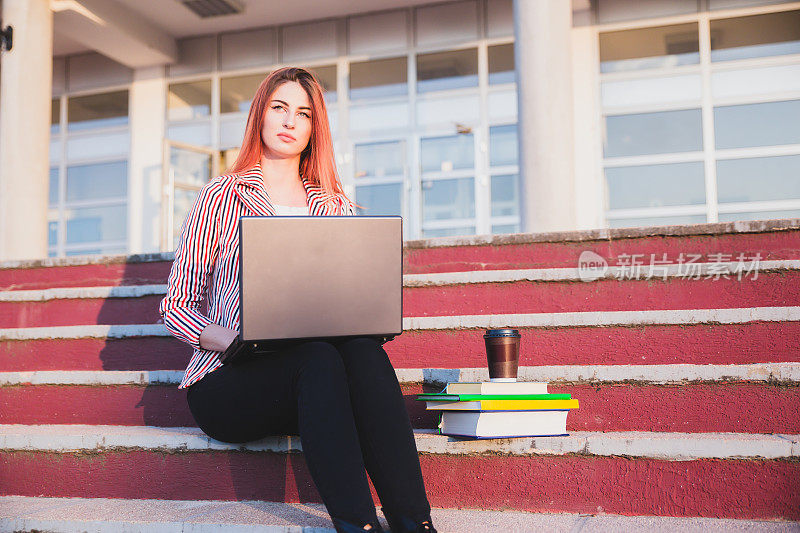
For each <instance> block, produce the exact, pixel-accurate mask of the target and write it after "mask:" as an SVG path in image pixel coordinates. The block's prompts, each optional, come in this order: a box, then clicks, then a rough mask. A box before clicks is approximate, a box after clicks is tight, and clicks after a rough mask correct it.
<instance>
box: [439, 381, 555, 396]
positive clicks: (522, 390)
mask: <svg viewBox="0 0 800 533" xmlns="http://www.w3.org/2000/svg"><path fill="white" fill-rule="evenodd" d="M442 392H443V393H445V394H547V382H544V381H515V382H511V383H502V382H496V381H481V382H475V383H470V382H461V383H448V384H447V387H445V389H444V391H442Z"/></svg>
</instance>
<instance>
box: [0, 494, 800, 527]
mask: <svg viewBox="0 0 800 533" xmlns="http://www.w3.org/2000/svg"><path fill="white" fill-rule="evenodd" d="M431 515H432V518H433V522H434V525H435V526H436V529H437V530H438V531H440V532H441V533H450V532H454V533H455V532H457V533H471V532H476V533H478V532H496V531H508V532H520V533H522V532H531V531H556V532H560V531H565V532H566V531H574V532H577V531H593V532H609V533H611V532H613V533H616V532H619V531H642V532H647V533H660V532H664V533H667V532H669V533H671V532H673V531H683V532H692V533H693V532H697V533H704V532H706V531H721V532H727V531H766V532H788V531H797V530H798V529H800V523H798V522H768V521H756V520H730V519H714V518H673V517H651V516H617V515H580V514H567V513H563V514H545V513H525V512H518V511H484V510H476V509H433V511H432V513H431ZM378 516H379V517H380V518H381V524H382V525H383V527H384V528H387V531H388V526H387V525H386V522H385V521H384V520H383V516H382V514H381V513H380V511H378ZM0 531H20V532H22V531H40V532H59V533H139V532H141V533H256V532H258V533H300V532H303V533H311V532H314V533H322V532H325V533H328V532H333V531H334V529H333V525H332V524H331V521H330V519H329V517H328V514H327V512H326V510H325V507H324V506H323V505H321V504H302V503H275V502H263V501H241V502H239V501H186V500H123V499H108V498H35V497H25V496H2V497H0Z"/></svg>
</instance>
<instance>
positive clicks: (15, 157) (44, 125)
mask: <svg viewBox="0 0 800 533" xmlns="http://www.w3.org/2000/svg"><path fill="white" fill-rule="evenodd" d="M2 20H3V26H12V27H13V28H14V45H13V48H12V49H11V51H8V52H2V54H0V62H2V63H0V68H2V72H3V74H2V81H1V82H0V261H7V260H16V259H40V258H44V257H47V199H48V187H49V156H48V152H49V150H50V101H51V98H52V80H53V15H52V13H51V11H50V0H3V16H2Z"/></svg>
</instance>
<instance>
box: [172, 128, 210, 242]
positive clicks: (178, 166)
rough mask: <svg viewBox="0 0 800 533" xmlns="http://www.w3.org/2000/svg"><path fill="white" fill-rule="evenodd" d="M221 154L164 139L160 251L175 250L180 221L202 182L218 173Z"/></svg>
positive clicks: (191, 203) (186, 213)
mask: <svg viewBox="0 0 800 533" xmlns="http://www.w3.org/2000/svg"><path fill="white" fill-rule="evenodd" d="M219 167H220V155H219V153H218V152H217V151H216V150H214V149H211V148H207V147H204V146H195V145H191V144H186V143H182V142H178V141H171V140H168V139H167V140H165V141H164V163H163V172H162V173H161V175H162V183H163V187H162V198H161V205H162V212H161V221H162V222H161V251H162V252H169V251H172V250H174V249H175V247H176V246H177V244H178V239H179V238H180V230H181V225H182V224H183V221H184V220H185V219H186V216H187V215H188V214H189V210H190V209H191V208H192V205H194V202H195V200H196V199H197V195H198V194H199V193H200V189H202V188H203V185H205V184H206V183H208V182H209V181H210V180H211V178H213V177H214V176H217V175H219Z"/></svg>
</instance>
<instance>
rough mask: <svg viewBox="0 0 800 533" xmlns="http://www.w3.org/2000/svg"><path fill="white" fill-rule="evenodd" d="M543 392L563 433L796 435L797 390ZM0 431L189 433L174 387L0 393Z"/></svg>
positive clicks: (415, 413) (415, 417)
mask: <svg viewBox="0 0 800 533" xmlns="http://www.w3.org/2000/svg"><path fill="white" fill-rule="evenodd" d="M402 389H403V394H404V397H405V399H406V409H407V410H408V412H409V416H410V417H411V422H412V425H413V426H414V427H415V428H422V429H425V428H429V429H432V428H435V427H436V426H437V424H438V415H437V413H436V412H433V411H426V410H425V404H424V403H423V402H418V401H416V400H415V398H416V397H417V394H419V393H420V392H434V391H437V392H438V390H440V389H441V387H437V386H433V385H424V386H423V385H422V384H419V383H416V384H408V383H405V384H403V385H402ZM550 391H551V392H567V393H571V394H572V396H573V398H576V399H578V400H579V403H580V409H577V410H575V411H572V412H571V413H570V415H569V417H568V419H567V428H568V430H569V431H656V432H682V433H708V432H720V433H726V432H732V433H790V434H800V384H791V385H772V384H769V383H763V382H762V383H747V382H732V383H721V382H705V383H687V384H680V385H653V384H635V383H633V384H631V383H614V384H597V385H590V384H584V385H581V384H551V385H550ZM765 414H768V415H765ZM0 424H28V425H34V424H36V425H41V424H92V425H109V424H110V425H124V426H137V425H146V426H159V427H170V426H185V427H195V426H196V423H195V422H194V419H193V418H192V415H191V413H190V412H189V409H188V406H187V403H186V392H185V390H179V389H178V388H177V386H175V385H150V386H135V385H102V386H101V385H94V386H89V385H17V386H5V387H0Z"/></svg>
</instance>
